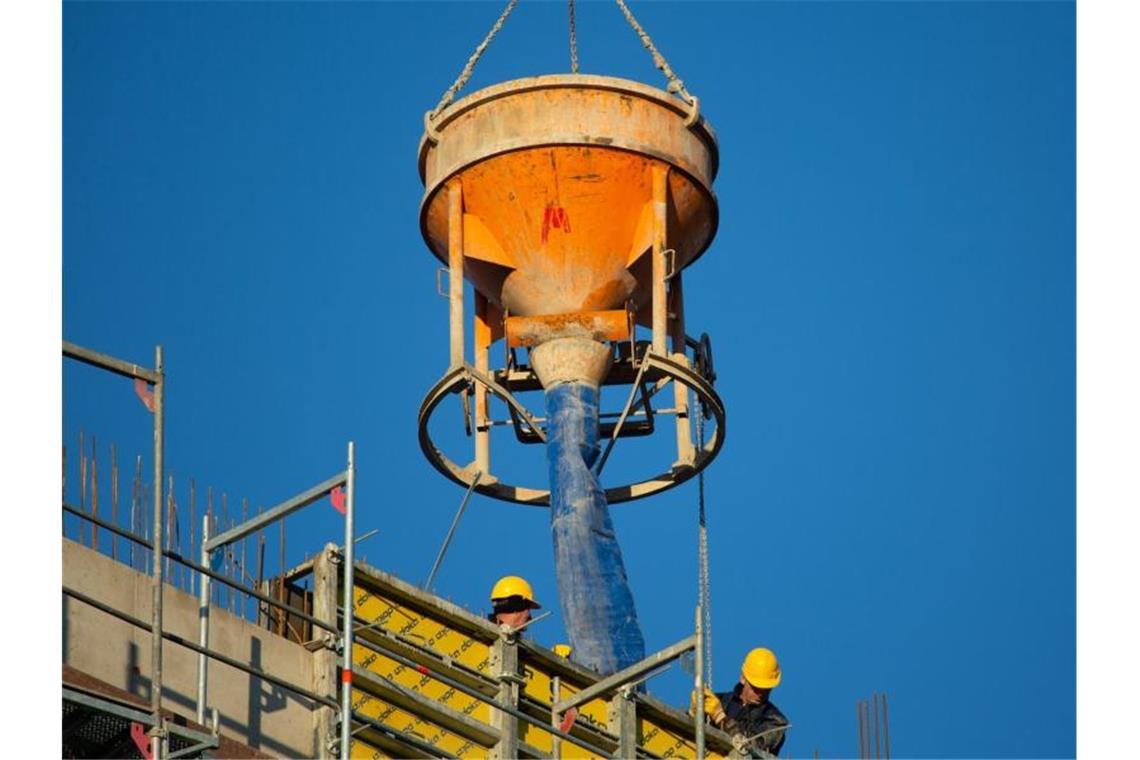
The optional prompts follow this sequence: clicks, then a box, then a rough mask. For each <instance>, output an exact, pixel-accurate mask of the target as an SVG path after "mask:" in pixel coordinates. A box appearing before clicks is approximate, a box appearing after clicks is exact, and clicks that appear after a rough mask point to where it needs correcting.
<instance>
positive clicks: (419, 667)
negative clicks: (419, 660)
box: [416, 665, 431, 676]
mask: <svg viewBox="0 0 1140 760" xmlns="http://www.w3.org/2000/svg"><path fill="white" fill-rule="evenodd" d="M416 672H417V673H420V674H421V675H425V676H426V675H430V674H431V671H430V670H428V669H427V668H426V667H424V666H423V665H417V666H416Z"/></svg>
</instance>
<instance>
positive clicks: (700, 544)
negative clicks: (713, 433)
mask: <svg viewBox="0 0 1140 760" xmlns="http://www.w3.org/2000/svg"><path fill="white" fill-rule="evenodd" d="M695 416H696V418H697V443H698V445H699V446H700V448H701V449H704V447H705V415H704V414H702V413H701V412H699V411H698V412H697V414H696V415H695ZM697 500H698V512H697V525H698V527H697V577H698V584H699V586H700V588H699V590H698V593H699V594H700V596H699V600H700V606H701V615H702V620H701V625H702V627H703V629H704V630H703V633H704V652H703V653H702V654H703V655H704V665H705V683H706V684H711V683H712V677H713V666H712V650H713V648H712V607H711V604H710V597H711V595H712V589H711V584H710V582H709V538H708V523H707V521H706V519H705V471H704V470H701V471H700V472H699V473H698V474H697Z"/></svg>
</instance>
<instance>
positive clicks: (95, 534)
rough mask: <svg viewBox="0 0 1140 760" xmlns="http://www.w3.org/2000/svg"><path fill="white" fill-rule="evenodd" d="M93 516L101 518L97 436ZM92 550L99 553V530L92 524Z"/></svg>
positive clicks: (93, 454) (93, 448)
mask: <svg viewBox="0 0 1140 760" xmlns="http://www.w3.org/2000/svg"><path fill="white" fill-rule="evenodd" d="M91 515H92V516H93V517H99V455H98V446H97V444H96V443H95V436H94V435H92V436H91ZM91 548H92V549H94V550H95V551H99V529H98V528H97V527H96V526H95V523H91Z"/></svg>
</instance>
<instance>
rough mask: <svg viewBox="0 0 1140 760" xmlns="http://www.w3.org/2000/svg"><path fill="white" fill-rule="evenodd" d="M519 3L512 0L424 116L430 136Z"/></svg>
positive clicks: (516, 0) (433, 133)
mask: <svg viewBox="0 0 1140 760" xmlns="http://www.w3.org/2000/svg"><path fill="white" fill-rule="evenodd" d="M518 1H519V0H510V2H508V3H507V7H506V8H504V9H503V12H502V13H501V14H499V19H498V21H496V22H495V24H494V26H492V27H491V31H489V32H487V36H486V37H484V38H483V41H482V42H480V43H479V46H478V47H477V48H475V52H474V53H472V54H471V57H470V58H468V59H467V64H466V65H465V66H464V67H463V71H461V72H459V76H458V77H456V79H455V82H454V83H453V84H452V85H451V87H448V88H447V91H446V92H445V93H443V97H441V98H440V99H439V103H438V104H437V105H436V107H435V108H433V109H432V110H430V111H428V112H427V114H426V115H425V116H424V125H425V126H426V127H427V132H428V134H429V135H433V136H434V135H435V129H434V127H433V126H432V124H431V122H432V121H434V120H435V117H437V116H439V114H440V111H442V110H443V109H445V108H447V107H448V106H449V105H451V103H452V101H453V100H455V95H456V93H458V92H459V91H460V90H462V89H463V87H464V85H466V84H467V80H468V79H470V78H471V72H472V71H474V70H475V64H476V63H478V62H479V58H480V57H481V56H482V55H483V53H484V51H486V50H487V46H488V45H490V44H491V40H493V39H495V35H496V34H498V33H499V30H500V29H502V28H503V22H505V21H506V20H507V16H509V15H511V11H513V10H514V9H515V6H516V5H518ZM437 142H438V140H437Z"/></svg>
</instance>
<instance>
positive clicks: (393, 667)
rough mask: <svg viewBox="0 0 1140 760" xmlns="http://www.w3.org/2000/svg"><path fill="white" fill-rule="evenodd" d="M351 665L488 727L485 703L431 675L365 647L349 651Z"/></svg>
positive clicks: (487, 708) (357, 646)
mask: <svg viewBox="0 0 1140 760" xmlns="http://www.w3.org/2000/svg"><path fill="white" fill-rule="evenodd" d="M352 662H353V664H355V665H357V666H359V667H361V668H363V669H365V670H367V671H369V672H370V673H375V674H376V675H378V676H380V677H381V678H384V679H387V680H389V681H392V682H394V683H396V684H399V685H400V686H403V687H404V688H406V689H408V690H409V691H414V692H417V693H419V694H422V695H424V696H425V697H427V698H428V699H431V700H434V701H436V702H439V703H440V704H441V705H445V706H447V707H450V708H451V709H452V710H454V711H456V712H458V713H462V714H463V715H468V716H470V717H471V718H472V719H474V720H477V721H479V722H480V723H486V724H488V725H489V724H490V722H491V708H490V706H488V705H487V703H486V702H483V701H481V700H478V699H475V698H474V697H472V696H469V695H467V694H464V693H463V692H461V691H456V690H455V689H454V688H452V687H450V686H448V685H447V684H444V683H441V682H440V681H438V680H436V679H435V678H432V677H431V676H430V675H426V674H423V673H421V672H420V671H418V670H415V669H414V668H409V667H408V666H406V665H404V664H402V663H399V662H396V661H395V660H393V659H391V658H390V657H386V656H385V655H382V654H379V653H377V652H374V651H372V650H371V649H369V648H367V647H364V646H361V645H359V644H357V645H356V646H354V647H353V648H352Z"/></svg>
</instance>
